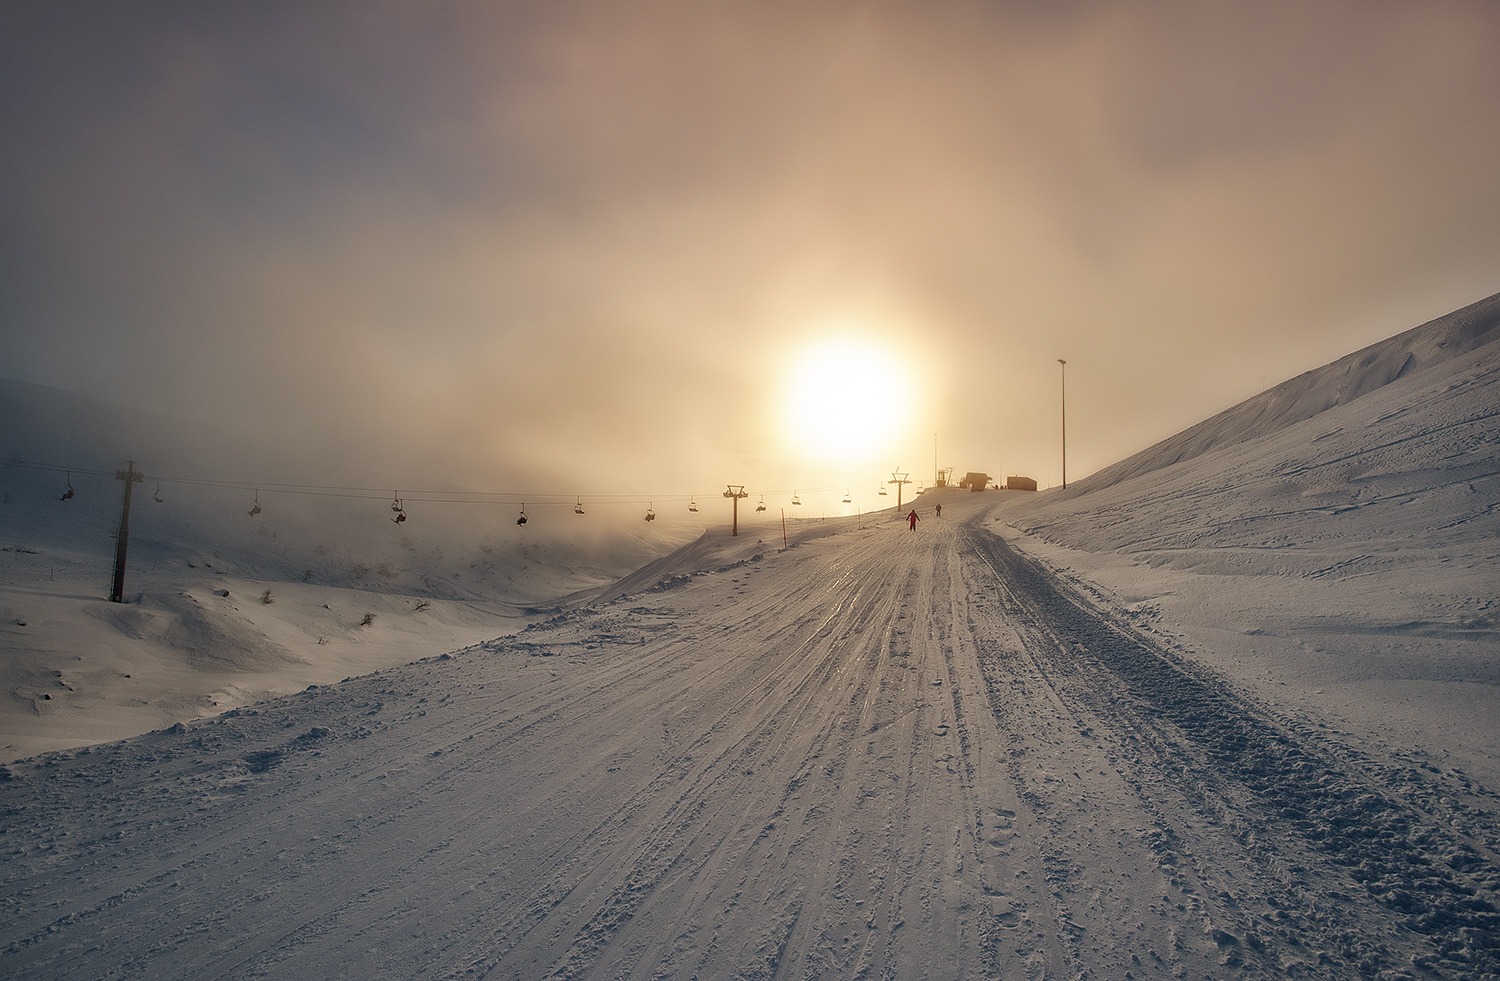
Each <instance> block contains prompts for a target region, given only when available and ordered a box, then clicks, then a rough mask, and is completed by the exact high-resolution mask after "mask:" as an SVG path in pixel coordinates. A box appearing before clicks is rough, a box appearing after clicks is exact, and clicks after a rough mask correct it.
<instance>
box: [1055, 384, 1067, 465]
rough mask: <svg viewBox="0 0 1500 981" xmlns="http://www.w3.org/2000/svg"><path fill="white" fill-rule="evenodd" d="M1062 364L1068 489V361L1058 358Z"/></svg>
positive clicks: (1064, 457)
mask: <svg viewBox="0 0 1500 981" xmlns="http://www.w3.org/2000/svg"><path fill="white" fill-rule="evenodd" d="M1057 363H1058V364H1060V365H1062V484H1063V485H1062V489H1063V490H1067V489H1068V363H1067V362H1066V361H1064V360H1063V359H1062V358H1058V359H1057Z"/></svg>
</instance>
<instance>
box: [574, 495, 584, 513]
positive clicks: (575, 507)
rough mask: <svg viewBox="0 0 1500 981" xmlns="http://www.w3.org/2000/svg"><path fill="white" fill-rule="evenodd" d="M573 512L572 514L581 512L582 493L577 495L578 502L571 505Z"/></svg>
mask: <svg viewBox="0 0 1500 981" xmlns="http://www.w3.org/2000/svg"><path fill="white" fill-rule="evenodd" d="M573 513H574V514H582V513H583V497H582V495H580V496H579V498H578V503H577V504H574V505H573Z"/></svg>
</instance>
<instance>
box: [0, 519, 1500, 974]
mask: <svg viewBox="0 0 1500 981" xmlns="http://www.w3.org/2000/svg"><path fill="white" fill-rule="evenodd" d="M988 510H989V507H988V504H987V502H986V501H984V500H978V499H976V500H975V501H973V502H964V503H962V504H956V505H954V506H952V508H951V510H949V511H948V512H947V513H948V514H949V515H951V518H950V517H945V518H943V519H941V520H938V519H931V518H929V519H927V520H924V521H923V522H922V523H921V525H920V527H919V529H918V531H917V532H916V533H909V532H908V531H907V530H906V527H905V525H904V523H896V522H884V523H879V524H876V525H873V526H872V527H870V528H866V529H864V530H858V531H854V530H851V531H847V532H844V533H842V534H839V535H836V536H831V537H828V538H823V539H820V540H818V541H815V542H810V543H805V544H802V545H799V546H796V547H793V548H791V549H787V550H784V551H779V552H778V551H773V550H770V549H765V550H764V554H763V555H757V557H756V558H755V559H754V560H752V561H746V562H741V563H736V564H734V565H732V566H729V567H727V568H725V569H721V570H719V571H718V572H715V573H707V574H703V575H694V576H684V577H675V578H672V579H670V580H668V581H667V582H665V583H664V584H663V585H662V586H661V587H659V588H653V589H646V590H642V591H640V592H637V593H635V594H633V595H630V596H627V597H624V598H621V599H617V600H614V601H612V602H608V603H600V604H598V605H595V606H591V607H586V608H583V609H579V610H575V611H570V612H566V613H562V614H559V615H558V616H556V617H554V618H553V619H552V620H550V621H547V622H545V623H541V624H536V625H534V626H532V627H531V628H528V629H527V630H526V631H524V632H522V633H519V634H517V635H516V636H514V637H507V638H503V639H500V640H497V641H493V642H489V643H486V644H482V645H479V646H477V647H475V648H470V649H467V650H464V651H461V652H458V653H457V654H456V655H455V656H451V657H449V656H446V655H445V656H443V657H440V658H433V659H428V660H425V661H420V662H416V663H414V664H410V665H407V666H404V667H400V668H396V669H391V670H387V671H383V672H380V673H378V674H374V675H370V676H366V677H362V678H356V679H350V680H347V681H345V682H343V683H341V684H338V685H333V686H327V687H321V688H314V689H310V690H309V691H307V692H305V693H302V694H299V695H295V696H290V697H287V698H283V699H279V700H276V701H272V702H266V703H262V704H260V705H258V706H255V707H254V708H249V709H242V710H239V711H237V712H231V713H228V714H226V715H224V716H221V717H219V718H217V719H213V720H206V721H203V722H197V723H193V724H191V725H187V726H177V727H174V728H173V729H171V730H164V731H161V732H156V733H152V734H149V735H147V736H143V737H139V738H136V739H131V740H127V741H125V742H122V743H115V744H110V745H107V746H102V747H95V748H93V749H86V750H79V751H76V752H70V753H57V754H50V755H47V756H43V757H37V758H35V759H33V760H29V761H25V762H22V763H19V764H13V765H12V766H11V767H9V768H8V769H7V770H6V771H5V774H6V775H8V777H9V779H7V780H6V781H4V782H3V783H0V808H3V810H0V813H3V825H0V830H3V834H0V851H3V859H0V909H3V911H4V915H3V917H0V971H3V972H4V974H5V975H6V976H7V977H9V978H13V979H18V981H19V979H25V978H49V979H54V978H55V979H63V978H130V977H180V978H255V977H272V978H308V977H319V978H345V977H347V978H476V979H477V978H489V979H503V978H668V977H683V978H687V977H704V978H707V977H716V978H739V979H802V978H918V977H922V978H928V977H932V978H973V977H991V978H1005V979H1013V978H1027V979H1042V978H1101V979H1103V978H1158V977H1160V978H1167V977H1189V978H1205V977H1207V978H1245V977H1251V978H1261V977H1264V978H1281V977H1289V976H1290V977H1307V978H1365V977H1385V978H1388V979H1394V978H1401V977H1411V978H1428V977H1444V978H1487V977H1495V976H1496V975H1497V974H1500V916H1497V913H1496V910H1495V907H1494V905H1493V901H1494V897H1495V892H1496V890H1497V889H1500V852H1497V850H1500V823H1497V820H1496V816H1495V808H1496V796H1495V795H1494V794H1493V793H1492V792H1490V791H1488V790H1486V789H1484V788H1482V787H1479V786H1477V785H1475V784H1472V783H1469V782H1466V781H1464V780H1463V779H1462V778H1461V777H1458V776H1455V775H1454V774H1452V773H1445V772H1441V771H1438V770H1437V769H1436V768H1430V767H1429V768H1423V767H1422V766H1420V765H1416V764H1414V763H1413V762H1412V761H1411V760H1407V759H1401V758H1397V757H1395V756H1389V757H1375V756H1371V755H1368V754H1367V753H1363V752H1360V751H1357V750H1355V749H1353V748H1351V747H1349V746H1346V745H1344V744H1341V743H1340V742H1339V741H1338V739H1337V738H1336V737H1335V735H1334V734H1332V733H1329V732H1328V731H1326V730H1320V729H1318V728H1317V727H1316V725H1315V724H1313V723H1311V722H1309V721H1307V720H1305V719H1302V718H1299V717H1297V716H1295V715H1290V714H1278V713H1276V712H1274V711H1272V710H1270V709H1268V708H1266V707H1265V706H1262V705H1260V704H1258V703H1257V702H1256V701H1255V700H1254V699H1253V698H1252V697H1251V696H1250V695H1248V694H1247V693H1246V692H1244V691H1241V690H1238V689H1236V688H1235V687H1234V686H1233V685H1232V684H1231V683H1229V682H1228V681H1226V680H1224V679H1223V678H1221V677H1219V676H1217V675H1215V674H1213V673H1211V672H1209V671H1208V670H1206V669H1205V668H1203V667H1201V666H1200V665H1198V664H1197V663H1195V662H1194V661H1193V660H1192V659H1191V657H1190V656H1189V652H1186V651H1185V650H1182V649H1179V648H1175V647H1173V646H1172V645H1171V644H1169V643H1168V642H1165V641H1163V640H1161V639H1159V638H1157V637H1148V636H1146V635H1144V634H1141V633H1139V632H1138V631H1136V630H1135V629H1134V628H1133V627H1132V626H1131V625H1130V623H1129V622H1128V618H1126V617H1124V616H1116V615H1115V614H1114V613H1113V612H1111V611H1110V610H1108V609H1101V608H1099V607H1098V606H1096V605H1093V604H1091V603H1090V602H1088V601H1086V600H1085V599H1084V598H1083V597H1082V596H1081V595H1080V594H1079V593H1077V592H1076V591H1075V590H1074V589H1073V588H1071V587H1069V586H1068V585H1066V584H1065V583H1064V582H1063V581H1061V580H1060V579H1058V578H1057V577H1056V576H1054V575H1052V574H1051V573H1049V572H1047V571H1046V570H1045V569H1044V568H1043V567H1041V566H1040V565H1038V564H1037V563H1035V562H1033V561H1032V560H1029V559H1026V558H1024V557H1022V556H1020V555H1019V554H1017V553H1016V552H1014V551H1013V550H1011V549H1010V548H1009V547H1008V546H1007V545H1006V544H1005V543H1004V542H1003V541H1002V540H1001V539H999V538H997V537H995V536H994V535H992V534H990V533H989V532H987V531H985V530H983V528H982V525H983V523H984V521H985V518H986V515H987V514H988Z"/></svg>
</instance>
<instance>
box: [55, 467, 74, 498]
mask: <svg viewBox="0 0 1500 981" xmlns="http://www.w3.org/2000/svg"><path fill="white" fill-rule="evenodd" d="M72 499H73V471H71V470H69V471H68V489H67V490H65V491H63V494H62V497H59V498H58V500H59V501H71V500H72Z"/></svg>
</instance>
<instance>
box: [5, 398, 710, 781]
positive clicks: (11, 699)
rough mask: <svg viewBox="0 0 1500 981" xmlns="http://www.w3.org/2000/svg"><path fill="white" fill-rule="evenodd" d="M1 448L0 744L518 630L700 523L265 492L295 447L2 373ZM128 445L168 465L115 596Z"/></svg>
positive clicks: (52, 739) (340, 493) (297, 683)
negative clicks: (121, 473) (279, 455)
mask: <svg viewBox="0 0 1500 981" xmlns="http://www.w3.org/2000/svg"><path fill="white" fill-rule="evenodd" d="M0 453H3V457H0V760H11V759H17V758H19V757H23V756H30V755H32V754H34V753H38V752H41V751H43V750H48V749H58V748H64V747H70V746H78V745H82V744H87V743H93V742H100V741H103V740H109V739H118V738H121V737H123V736H128V735H132V734H135V733H139V732H143V731H147V730H150V729H153V728H159V727H161V726H165V725H170V724H172V723H174V722H178V721H186V720H190V719H194V718H197V717H200V716H202V715H205V714H208V715H213V714H217V713H219V712H221V711H223V710H225V709H227V708H231V707H234V706H237V705H244V704H248V703H250V702H252V701H254V700H256V699H259V698H264V697H268V696H270V695H275V694H282V693H285V692H290V691H297V690H300V689H301V688H304V687H306V686H307V685H309V684H326V683H328V682H331V681H337V680H339V679H340V678H344V677H348V676H350V675H357V674H364V673H366V672H368V671H371V670H374V669H376V668H379V667H383V666H387V665H391V664H401V663H405V662H407V661H410V660H411V659H412V658H413V657H418V656H422V655H425V654H435V653H442V652H444V651H448V650H453V649H455V648H458V647H463V646H466V645H468V644H472V643H475V642H477V641H479V640H484V639H488V638H492V637H495V636H497V635H499V634H502V633H507V632H511V631H514V630H518V629H521V628H522V627H523V626H525V624H526V623H527V622H530V620H532V619H534V616H531V615H528V613H527V611H528V609H529V608H531V607H533V606H538V605H540V606H549V605H551V604H554V603H555V602H557V601H558V600H559V598H560V597H562V596H564V595H566V594H569V593H573V592H576V591H578V590H580V589H583V588H588V587H597V586H599V585H602V584H607V583H610V582H613V581H615V580H616V579H618V578H619V577H620V576H623V575H625V574H626V573H628V572H630V571H631V570H633V569H636V568H638V567H640V566H641V565H642V564H643V563H645V562H647V561H649V560H651V559H652V558H654V557H656V556H659V555H661V554H663V553H665V552H669V551H671V550H672V549H673V548H675V547H676V546H677V545H679V544H681V543H683V542H686V541H690V540H691V539H692V538H694V537H695V536H697V535H698V534H699V533H700V532H701V530H702V525H701V524H700V523H689V522H684V521H682V520H680V519H678V520H673V519H672V518H671V517H669V516H666V515H664V516H663V517H662V519H661V520H658V521H655V522H652V523H650V524H647V523H646V522H643V521H641V520H640V513H639V511H638V509H636V508H635V507H634V506H631V507H630V508H628V509H621V510H619V511H618V512H616V513H611V511H610V509H609V508H607V507H606V508H599V509H595V508H590V513H589V514H588V515H587V516H584V517H580V516H577V515H574V514H573V513H572V505H571V503H568V504H566V505H564V504H562V503H561V502H557V503H552V504H540V503H538V504H531V505H528V507H529V510H530V514H531V518H532V520H531V521H530V522H529V523H528V524H527V525H525V526H524V527H522V526H518V525H517V524H516V523H515V521H514V518H515V516H516V514H515V505H506V506H496V505H488V504H477V505H476V504H460V503H452V502H451V501H442V500H438V501H409V502H408V503H407V513H408V515H409V519H408V520H407V521H406V522H404V523H401V524H399V525H398V524H397V523H395V522H394V521H392V511H391V508H390V502H391V499H390V497H389V496H387V495H386V493H385V492H379V491H375V492H370V491H358V490H354V491H348V490H339V489H337V488H332V489H328V488H319V487H307V486H305V485H302V486H299V487H291V488H289V489H282V488H287V485H285V484H277V485H275V486H274V487H269V486H267V487H264V488H262V489H257V488H256V486H255V482H254V481H253V480H247V479H246V475H256V476H258V477H261V478H264V477H265V476H266V475H267V474H275V475H276V476H277V477H278V478H280V479H286V478H285V461H281V460H278V459H276V457H275V455H274V454H273V453H271V452H269V451H268V450H266V449H265V448H264V447H257V446H254V445H249V444H245V443H242V442H237V441H235V440H233V439H231V438H230V437H226V436H224V435H223V434H222V433H219V432H217V431H216V430H214V429H213V428H212V427H210V426H204V425H199V424H196V423H194V422H190V421H189V422H184V421H180V420H172V419H168V418H165V417H161V416H155V415H151V414H149V413H140V412H132V411H128V410H125V409H121V408H119V407H115V406H110V405H106V404H104V403H101V402H97V401H95V400H91V399H87V398H82V397H79V396H75V395H71V394H68V393H64V392H59V391H56V390H54V389H48V388H44V387H41V386H36V385H27V384H24V383H20V382H11V381H4V380H0ZM127 460H133V461H134V463H135V465H136V469H137V470H138V471H143V472H145V473H146V474H148V475H149V478H150V479H148V480H147V481H146V482H143V483H140V484H137V485H136V487H135V492H134V495H133V506H132V509H131V520H130V551H129V561H128V563H127V569H126V576H125V599H126V600H127V602H126V603H124V604H116V603H111V602H109V601H108V596H109V590H110V586H111V583H112V579H113V564H114V556H115V542H114V533H115V531H116V529H117V528H118V525H119V520H120V508H121V497H122V490H123V483H122V482H121V481H119V480H116V479H115V478H114V473H115V471H116V469H122V468H123V467H124V466H125V464H126V462H127ZM278 467H280V468H281V469H279V470H278ZM330 482H331V481H329V480H327V479H325V480H324V483H325V484H326V483H330ZM68 488H71V489H72V490H73V494H72V495H71V496H70V497H69V498H68V499H67V500H63V499H62V497H63V495H64V493H65V492H66V490H67V489H68ZM293 491H296V492H293ZM392 493H394V492H392ZM257 503H258V504H259V505H260V510H259V511H258V513H257V514H255V515H253V516H252V515H250V514H249V513H248V512H249V511H250V509H251V508H252V507H254V506H255V505H256V504H257Z"/></svg>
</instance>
